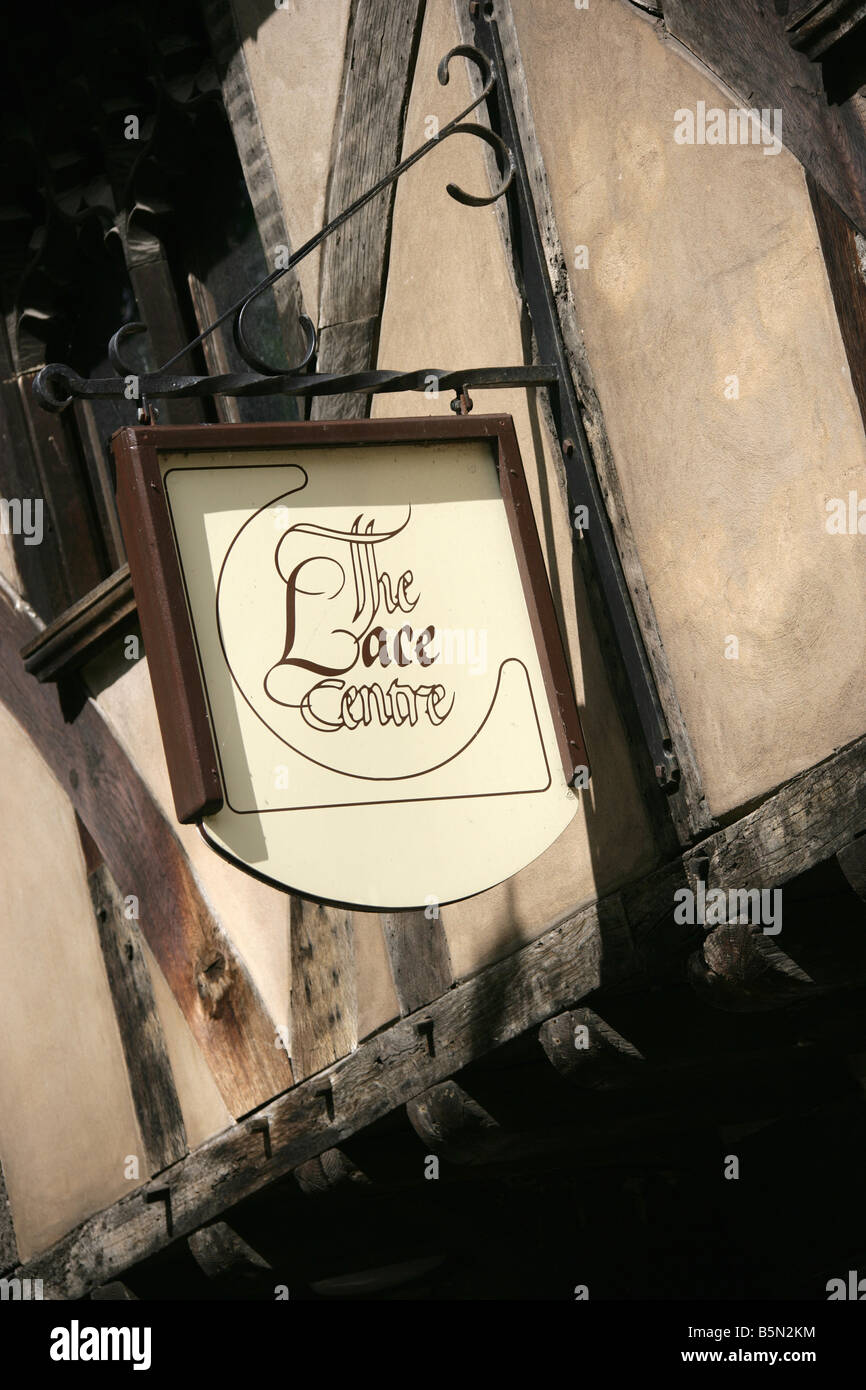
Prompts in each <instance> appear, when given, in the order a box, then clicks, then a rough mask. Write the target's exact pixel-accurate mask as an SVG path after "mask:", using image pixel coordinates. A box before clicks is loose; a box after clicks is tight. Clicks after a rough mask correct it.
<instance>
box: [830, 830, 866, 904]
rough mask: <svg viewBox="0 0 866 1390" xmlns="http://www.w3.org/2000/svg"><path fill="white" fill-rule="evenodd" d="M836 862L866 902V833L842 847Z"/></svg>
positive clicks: (859, 896)
mask: <svg viewBox="0 0 866 1390" xmlns="http://www.w3.org/2000/svg"><path fill="white" fill-rule="evenodd" d="M836 862H837V864H838V865H839V868H840V869H841V870H842V873H843V874H844V875H845V878H846V880H847V881H848V883H849V884H850V885H851V888H852V889H853V891H854V892H855V893H856V894H857V896H858V898H862V899H863V901H864V902H866V835H859V836H858V837H857V839H856V840H852V841H851V844H850V845H845V846H844V847H843V848H842V849H840V851H839V853H838V854H837V855H836Z"/></svg>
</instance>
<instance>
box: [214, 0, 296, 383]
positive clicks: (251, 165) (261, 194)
mask: <svg viewBox="0 0 866 1390" xmlns="http://www.w3.org/2000/svg"><path fill="white" fill-rule="evenodd" d="M201 10H202V17H203V19H204V22H205V25H206V27H207V30H208V33H209V35H210V41H211V47H212V48H213V52H214V58H215V59H216V63H217V68H218V70H219V74H220V80H221V82H222V94H223V104H224V106H225V109H226V114H227V116H228V118H229V125H230V126H231V128H232V135H233V136H234V140H235V144H236V145H237V150H238V158H239V160H240V165H241V168H242V169H243V173H244V179H245V181H246V185H247V192H248V193H249V195H250V202H251V203H252V206H253V212H254V213H255V217H256V224H257V226H258V229H259V236H260V237H261V242H262V249H263V250H264V253H265V259H266V261H267V262H268V270H269V271H271V270H274V269H275V268H276V263H275V253H276V251H277V248H278V247H280V246H286V247H288V248H289V251H291V250H293V249H297V248H293V247H292V245H291V242H290V241H289V233H288V229H287V227H286V217H285V212H284V210H283V203H282V197H281V194H280V188H279V184H278V183H277V179H276V176H275V174H274V167H273V163H272V160H271V153H270V150H269V149H268V143H267V140H266V139H265V134H264V130H263V128H262V122H261V118H260V116H259V110H258V105H257V103H256V94H255V91H254V89H253V84H252V80H251V78H250V71H249V67H248V65H247V60H246V55H245V53H244V47H243V43H242V41H241V36H240V35H239V33H238V25H237V21H236V19H235V13H234V8H233V6H232V3H231V0H202V5H201ZM273 292H274V298H275V300H276V304H277V308H278V310H279V319H280V329H281V332H282V334H283V339H284V341H285V346H286V353H287V355H288V361H289V362H299V361H300V360H301V358H302V357H303V355H304V333H303V330H302V328H301V326H300V322H299V320H300V316H301V314H302V313H304V303H303V296H302V294H301V287H300V283H299V281H298V277H297V274H296V272H295V271H294V270H290V271H288V272H287V273H286V274H285V275H283V276H282V277H281V278H280V279H279V280H278V281H277V283H276V284H275V285H274V291H273ZM307 312H309V313H310V315H311V316H313V314H314V306H313V307H311V308H310V309H309V310H308V311H307ZM211 370H212V369H211Z"/></svg>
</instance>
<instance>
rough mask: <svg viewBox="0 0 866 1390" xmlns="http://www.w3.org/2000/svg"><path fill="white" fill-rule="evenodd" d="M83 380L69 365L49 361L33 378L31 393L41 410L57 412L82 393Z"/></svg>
mask: <svg viewBox="0 0 866 1390" xmlns="http://www.w3.org/2000/svg"><path fill="white" fill-rule="evenodd" d="M83 386H84V381H83V380H82V378H81V377H80V376H79V375H78V373H77V372H74V371H73V370H72V368H71V367H66V366H64V365H63V364H62V363H61V362H51V363H49V364H48V366H47V367H42V368H41V370H40V371H38V372H37V373H36V375H35V377H34V378H33V394H34V396H35V397H36V399H37V401H38V402H39V404H40V405H41V406H42V409H43V410H50V411H51V412H52V413H53V414H55V415H56V414H58V413H59V412H60V411H61V410H64V409H65V408H66V406H67V405H68V404H69V402H70V401H71V400H73V398H74V397H75V396H81V395H83V394H84V393H83V391H82V389H81V388H82V387H83Z"/></svg>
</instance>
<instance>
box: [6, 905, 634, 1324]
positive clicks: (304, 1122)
mask: <svg viewBox="0 0 866 1390" xmlns="http://www.w3.org/2000/svg"><path fill="white" fill-rule="evenodd" d="M632 968H633V961H632V951H631V940H630V937H629V934H628V931H627V929H626V927H625V924H624V920H623V916H622V912H621V910H620V909H619V907H618V905H617V903H616V902H615V900H612V899H607V900H605V901H603V902H600V903H595V904H593V905H591V906H589V907H586V908H584V909H582V910H581V911H580V912H578V913H576V914H575V915H574V916H573V917H570V918H569V919H568V920H567V921H565V922H562V923H560V924H559V925H558V926H556V927H554V928H553V929H552V930H551V931H549V932H547V933H546V934H545V935H544V936H543V937H540V938H539V939H538V940H537V941H534V942H532V943H531V944H530V945H529V946H526V947H524V948H523V949H522V950H521V951H519V952H517V953H516V954H515V955H513V956H510V957H508V958H507V959H505V960H503V961H499V962H498V963H497V964H496V965H493V966H490V967H489V968H488V969H487V970H485V971H484V972H482V973H481V974H480V975H478V976H475V977H473V978H472V979H470V980H466V981H465V982H464V983H462V984H460V985H457V986H456V987H455V988H454V989H452V990H449V992H448V993H447V994H446V995H445V996H444V997H443V998H442V999H438V1000H436V1001H435V1002H434V1003H432V1004H429V1005H427V1006H425V1008H424V1009H423V1010H422V1011H421V1015H422V1017H419V1016H418V1015H413V1016H410V1017H408V1018H405V1019H401V1020H400V1021H399V1022H398V1023H395V1024H393V1025H392V1026H391V1027H389V1028H386V1029H384V1030H383V1031H382V1032H381V1033H379V1034H377V1035H376V1036H375V1037H373V1038H371V1039H369V1041H367V1042H365V1043H363V1044H362V1045H361V1046H360V1047H359V1048H358V1049H357V1051H355V1052H354V1053H353V1054H352V1055H351V1056H349V1057H346V1058H344V1059H343V1060H342V1061H341V1062H339V1063H337V1065H336V1066H335V1067H333V1068H332V1069H331V1070H330V1071H328V1072H326V1073H324V1074H320V1075H318V1076H315V1077H311V1078H309V1079H308V1080H306V1081H303V1082H301V1083H300V1084H299V1085H298V1086H296V1087H294V1088H293V1089H292V1090H291V1091H288V1092H287V1093H286V1094H285V1095H283V1096H280V1097H279V1098H278V1099H277V1100H275V1101H273V1102H271V1104H270V1105H268V1106H267V1107H265V1108H264V1109H263V1110H262V1111H260V1112H259V1113H258V1114H257V1115H256V1116H254V1117H250V1118H249V1119H247V1120H245V1121H243V1122H242V1123H241V1124H239V1125H237V1126H236V1127H235V1128H234V1129H232V1130H230V1131H228V1132H227V1133H225V1134H222V1135H218V1136H216V1137H215V1138H214V1139H212V1140H209V1141H208V1142H207V1143H206V1144H204V1145H202V1147H201V1148H199V1149H197V1150H196V1151H195V1152H194V1153H192V1154H190V1155H189V1156H188V1157H187V1158H185V1159H183V1160H182V1162H180V1163H178V1164H176V1165H175V1166H174V1168H171V1169H168V1170H167V1171H166V1172H165V1173H163V1174H162V1175H161V1177H160V1178H159V1180H158V1182H157V1183H155V1184H151V1185H150V1186H149V1187H148V1188H145V1189H144V1190H143V1191H140V1192H137V1193H132V1194H130V1196H129V1197H124V1198H123V1199H122V1200H121V1201H120V1202H118V1203H116V1204H115V1205H114V1206H112V1207H109V1208H108V1209H107V1210H106V1211H103V1212H99V1213H98V1214H97V1215H95V1216H93V1217H91V1218H90V1219H89V1220H87V1221H85V1222H84V1223H83V1224H82V1225H81V1226H79V1227H77V1228H76V1230H74V1231H71V1232H69V1234H68V1235H66V1236H64V1237H63V1239H62V1240H60V1241H59V1242H58V1243H57V1244H56V1245H55V1246H53V1247H52V1248H51V1250H49V1251H46V1252H45V1253H43V1254H41V1255H39V1256H38V1257H36V1258H35V1259H34V1260H31V1261H29V1262H28V1264H27V1265H26V1266H25V1267H24V1269H23V1270H22V1271H21V1273H22V1275H24V1276H25V1277H26V1276H30V1277H40V1278H43V1279H44V1280H45V1286H46V1297H48V1296H51V1297H55V1298H76V1297H80V1296H81V1295H82V1294H83V1293H84V1292H85V1291H86V1290H87V1289H89V1288H91V1287H93V1286H94V1285H96V1284H104V1283H106V1282H107V1281H108V1280H109V1279H111V1278H113V1277H115V1276H116V1275H118V1274H120V1273H121V1272H122V1271H123V1270H124V1269H126V1268H128V1267H129V1266H130V1265H131V1264H133V1263H135V1262H136V1261H137V1260H140V1259H143V1258H144V1257H145V1256H146V1255H148V1254H151V1253H152V1252H153V1251H154V1250H157V1249H159V1248H160V1247H162V1246H164V1245H166V1244H167V1243H168V1242H169V1241H170V1240H172V1239H177V1238H178V1237H179V1236H184V1235H189V1234H191V1233H192V1232H193V1231H194V1230H195V1229H196V1228H197V1227H198V1226H201V1225H202V1224H203V1223H204V1222H207V1221H211V1220H213V1219H215V1218H216V1217H217V1216H219V1214H220V1213H221V1212H223V1211H225V1210H226V1208H227V1207H229V1206H231V1205H232V1204H234V1203H235V1202H237V1201H239V1200H240V1199H241V1198H242V1197H245V1196H248V1195H250V1194H251V1193H253V1192H256V1191H258V1190H259V1189H260V1188H262V1187H264V1186H265V1185H266V1184H268V1183H270V1182H273V1180H274V1179H275V1178H278V1177H282V1176H284V1175H285V1174H286V1173H287V1172H289V1171H291V1170H292V1169H294V1168H296V1167H298V1165H299V1164H301V1163H304V1162H305V1161H306V1160H307V1159H310V1158H314V1157H315V1156H316V1155H317V1154H320V1153H322V1152H323V1151H324V1150H325V1149H330V1148H333V1147H334V1146H335V1145H339V1144H340V1143H341V1142H342V1141H343V1140H345V1139H347V1138H348V1137H349V1136H350V1135H352V1134H353V1133H355V1132H356V1131H357V1130H359V1129H361V1128H362V1127H363V1126H365V1125H368V1124H370V1123H372V1122H373V1121H374V1120H376V1119H378V1118H380V1117H381V1116H383V1115H386V1114H387V1113H388V1112H389V1111H391V1110H393V1109H394V1108H395V1107H396V1106H398V1105H403V1104H405V1103H406V1102H407V1101H409V1100H411V1099H412V1098H413V1096H416V1095H418V1094H419V1093H420V1092H421V1091H424V1090H427V1089H429V1088H430V1087H431V1086H433V1085H435V1084H436V1083H437V1082H440V1081H443V1080H445V1079H446V1078H447V1077H448V1076H449V1075H450V1074H451V1073H452V1072H454V1071H457V1070H458V1069H459V1068H460V1067H462V1066H464V1065H466V1063H468V1062H469V1061H470V1060H471V1059H472V1058H473V1057H477V1056H479V1055H481V1054H482V1053H484V1052H487V1051H490V1050H491V1049H492V1048H494V1047H497V1046H499V1045H500V1044H501V1043H504V1042H506V1041H508V1040H509V1039H510V1038H513V1037H516V1036H517V1035H518V1034H519V1033H521V1032H523V1031H525V1029H526V1028H527V1027H531V1026H532V1025H533V1024H538V1023H541V1022H542V1021H543V1019H544V1018H546V1017H548V1016H549V1015H550V1014H552V1013H557V1012H560V1011H561V1010H562V1009H564V1008H566V1007H568V1006H569V1005H570V1004H572V1003H574V1002H575V1001H576V1000H578V999H580V998H582V997H584V996H585V995H586V994H588V993H590V992H591V991H592V990H595V989H598V988H599V987H600V986H601V985H602V984H606V983H609V982H611V981H613V980H615V979H622V978H624V977H625V976H627V975H628V974H629V972H630V970H631V969H632ZM424 1020H428V1021H429V1022H430V1023H431V1024H432V1028H433V1037H434V1038H435V1040H436V1044H435V1047H434V1049H433V1050H432V1051H431V1048H430V1043H429V1036H430V1035H429V1031H428V1030H427V1029H425V1028H423V1027H422V1028H420V1029H419V1027H418V1025H419V1024H420V1023H422V1022H423V1021H424ZM265 1127H266V1134H263V1128H265ZM149 1196H150V1198H151V1200H148V1197H149ZM157 1198H159V1200H156V1199H157ZM169 1211H170V1217H171V1219H170V1221H169V1220H168V1219H167V1213H168V1212H169Z"/></svg>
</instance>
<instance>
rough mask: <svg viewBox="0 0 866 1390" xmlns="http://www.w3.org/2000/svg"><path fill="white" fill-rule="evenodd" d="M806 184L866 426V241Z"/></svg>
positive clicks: (824, 196) (821, 193)
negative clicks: (865, 349) (865, 346)
mask: <svg viewBox="0 0 866 1390" xmlns="http://www.w3.org/2000/svg"><path fill="white" fill-rule="evenodd" d="M864 42H866V41H864ZM806 187H807V188H808V190H809V197H810V198H811V200H812V212H813V213H814V216H815V224H816V226H817V228H818V235H819V237H820V238H821V250H822V251H823V252H824V264H825V265H826V267H827V278H828V279H829V281H830V289H831V291H832V293H833V302H834V304H835V305H836V316H837V318H838V320H839V331H840V333H841V334H842V342H843V343H844V345H845V354H846V356H847V358H848V366H849V367H850V369H851V384H852V386H853V387H854V392H855V394H856V396H857V402H858V404H859V406H860V414H861V416H862V418H863V424H864V426H866V351H864V344H866V244H864V243H863V242H862V241H861V246H860V247H858V245H857V231H856V228H855V227H854V225H853V223H851V222H849V220H848V218H847V217H846V216H845V214H844V212H842V210H841V208H839V207H837V206H836V204H835V203H834V202H833V199H832V198H831V197H830V195H829V194H828V193H825V191H824V189H823V188H822V187H821V185H820V184H819V183H817V182H816V181H815V179H813V178H812V175H811V174H807V175H806ZM861 247H862V248H863V249H862V253H861Z"/></svg>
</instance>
